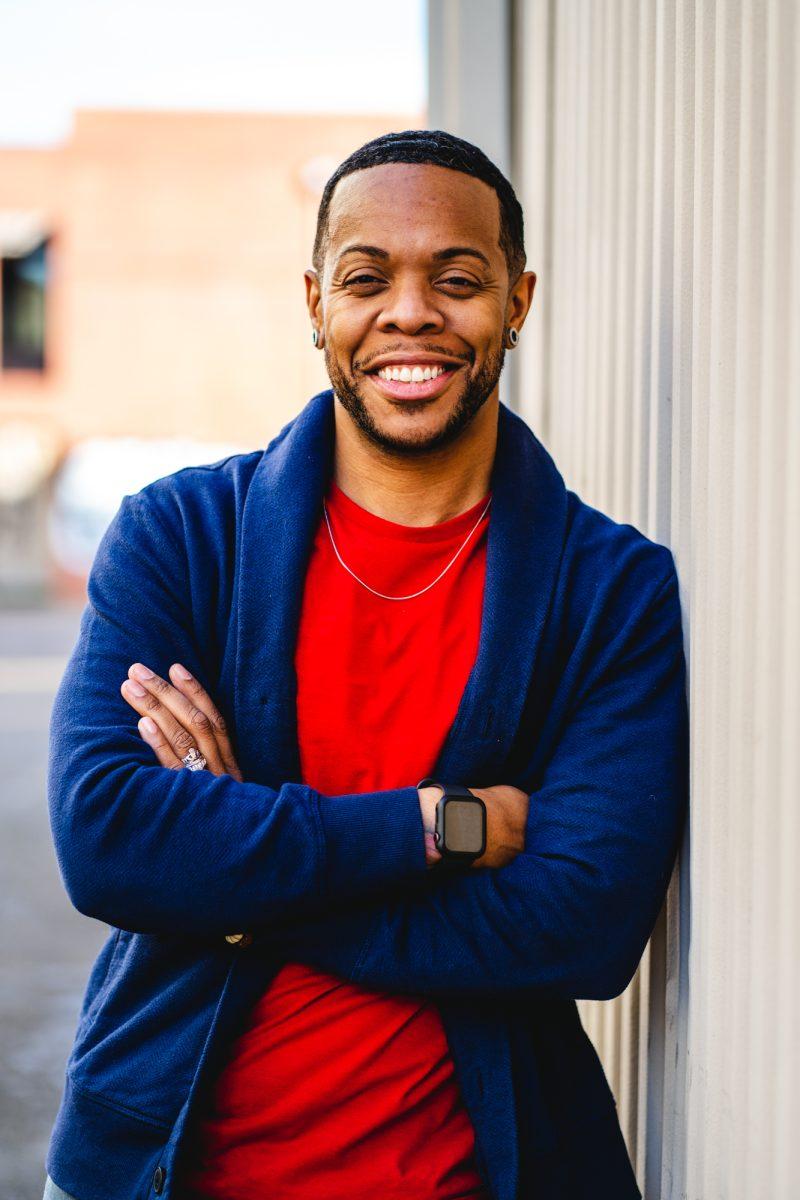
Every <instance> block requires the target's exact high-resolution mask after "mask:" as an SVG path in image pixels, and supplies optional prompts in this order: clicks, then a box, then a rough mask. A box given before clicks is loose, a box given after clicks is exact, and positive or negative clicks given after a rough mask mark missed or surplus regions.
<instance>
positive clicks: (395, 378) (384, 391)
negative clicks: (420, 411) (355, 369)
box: [366, 358, 462, 400]
mask: <svg viewBox="0 0 800 1200" xmlns="http://www.w3.org/2000/svg"><path fill="white" fill-rule="evenodd" d="M461 369H462V364H459V363H457V362H453V361H444V360H441V359H440V360H438V361H432V360H427V361H426V360H422V359H414V360H409V359H400V358H398V359H393V360H391V361H385V362H383V363H381V364H379V365H377V366H375V367H373V369H372V370H371V371H367V372H366V375H367V378H368V379H369V381H370V383H372V385H373V386H374V387H375V389H376V391H378V392H380V394H381V395H382V396H385V397H386V398H387V399H390V400H433V399H435V398H436V397H438V396H441V395H442V393H443V392H445V391H446V390H447V389H448V387H449V386H450V384H451V382H452V379H453V376H454V375H457V374H458V372H459V371H460V370H461Z"/></svg>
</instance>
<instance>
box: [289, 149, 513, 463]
mask: <svg viewBox="0 0 800 1200" xmlns="http://www.w3.org/2000/svg"><path fill="white" fill-rule="evenodd" d="M499 236H500V209H499V203H498V199H497V196H496V194H495V192H494V191H493V189H492V188H490V187H489V186H488V185H487V184H485V183H483V182H482V181H481V180H479V179H474V178H472V177H471V176H469V175H465V174H463V173H462V172H459V171H450V170H448V169H446V168H444V167H438V166H429V165H427V164H425V165H423V164H420V165H417V164H405V163H390V164H386V165H384V166H379V167H370V168H369V169H367V170H364V171H357V172H355V173H354V174H352V175H348V176H346V177H345V178H344V179H342V180H341V182H340V183H339V184H338V185H337V187H336V190H335V192H334V194H333V199H332V202H331V208H330V213H329V239H328V244H327V249H326V254H325V262H324V269H323V275H322V279H321V280H319V281H318V280H317V278H316V276H315V275H314V273H313V272H307V275H306V279H307V291H308V304H309V312H310V313H311V317H312V320H314V321H315V323H316V324H317V325H318V327H320V328H321V329H322V330H323V332H324V351H325V363H326V367H327V370H328V375H329V377H330V380H331V384H332V386H333V388H334V391H335V393H336V395H337V397H338V399H339V400H340V402H341V403H342V405H343V406H344V408H345V409H346V411H347V412H348V413H349V414H350V416H351V418H352V419H353V421H355V422H356V424H357V425H358V427H359V428H360V429H361V431H362V432H363V433H364V434H365V436H367V437H368V438H369V439H370V441H371V442H372V443H373V444H375V445H377V446H379V447H381V448H382V449H383V450H385V451H388V452H390V453H392V454H395V455H397V454H401V455H405V456H412V455H419V454H423V453H425V452H426V451H428V450H432V449H436V448H441V447H443V446H446V445H448V444H450V443H451V442H453V441H455V440H456V438H457V437H458V436H459V434H460V432H461V431H462V430H463V429H464V428H465V427H466V426H467V425H468V424H469V423H470V422H471V421H472V419H473V418H474V416H475V414H476V413H477V412H478V411H479V409H480V408H481V407H482V406H483V405H484V404H485V403H486V401H487V400H488V399H490V398H492V399H496V396H497V384H498V380H499V377H500V371H501V369H502V366H503V357H504V350H503V340H504V331H505V327H506V324H507V322H508V319H509V316H513V315H514V314H516V319H515V322H514V323H515V324H516V325H517V327H519V326H520V325H521V323H522V319H524V312H522V313H521V317H522V319H520V316H519V314H520V312H521V309H520V296H522V294H523V293H524V294H525V295H526V296H527V302H526V303H524V310H525V312H526V311H527V307H528V304H529V303H530V293H531V292H532V290H533V284H532V282H528V283H527V284H526V283H525V282H524V281H523V284H522V288H521V290H520V289H519V288H518V289H517V290H518V291H520V296H517V297H516V298H515V297H514V296H512V297H510V296H509V279H508V271H507V267H506V260H505V255H504V253H503V251H502V249H501V248H500V244H499ZM526 275H527V277H528V280H529V281H530V280H535V277H533V276H532V275H531V273H530V272H528V273H526Z"/></svg>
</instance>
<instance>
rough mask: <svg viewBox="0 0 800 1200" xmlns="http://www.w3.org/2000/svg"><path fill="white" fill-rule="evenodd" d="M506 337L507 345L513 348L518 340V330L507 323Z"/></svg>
mask: <svg viewBox="0 0 800 1200" xmlns="http://www.w3.org/2000/svg"><path fill="white" fill-rule="evenodd" d="M507 337H508V345H509V347H510V348H511V349H512V350H513V349H514V347H515V346H516V345H517V343H518V342H519V330H518V329H515V328H514V326H513V325H509V327H508V334H507Z"/></svg>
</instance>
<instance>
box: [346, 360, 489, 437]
mask: <svg viewBox="0 0 800 1200" xmlns="http://www.w3.org/2000/svg"><path fill="white" fill-rule="evenodd" d="M324 354H325V368H326V370H327V372H328V378H329V379H330V381H331V386H332V388H333V390H334V392H335V394H336V396H337V398H338V399H339V401H340V402H341V404H342V407H343V408H344V409H345V411H346V412H347V413H348V414H349V415H350V417H352V419H353V421H354V422H355V424H356V425H357V426H358V428H359V429H360V430H361V432H362V433H363V434H364V436H365V437H366V438H368V439H369V440H370V442H372V444H373V445H374V446H377V447H379V448H380V449H381V450H383V451H385V452H386V453H388V454H392V455H395V456H399V457H404V458H415V457H422V455H424V454H427V453H429V452H430V451H431V450H440V449H442V448H444V447H445V446H449V445H451V444H452V443H453V442H455V441H457V440H458V438H459V437H460V436H461V434H462V432H463V431H464V430H465V429H466V428H467V426H468V425H469V424H470V422H471V421H472V420H473V419H474V417H475V415H476V413H478V412H479V411H480V409H481V408H482V407H483V405H484V404H485V403H486V401H487V400H488V399H489V397H490V396H491V395H492V393H493V392H494V390H495V388H496V387H497V384H498V382H499V380H500V374H501V372H502V370H503V363H504V362H505V348H504V347H503V344H502V342H501V343H500V346H499V348H498V349H497V350H492V351H490V353H489V354H487V356H486V359H485V361H484V363H483V366H482V367H481V368H480V370H479V371H478V373H477V374H476V375H473V376H471V377H468V379H467V382H466V384H465V385H464V387H463V390H462V392H461V395H460V396H459V397H458V399H457V401H456V403H455V406H454V407H453V409H452V411H451V412H450V415H449V417H448V418H447V421H446V422H445V424H444V425H443V427H442V428H441V429H439V430H437V431H436V432H435V433H432V434H430V436H428V437H418V438H417V439H416V440H414V441H409V440H407V439H405V438H398V437H393V436H391V435H390V434H387V433H384V431H383V430H382V429H381V428H380V427H379V426H378V425H377V424H376V423H375V420H374V418H373V416H372V413H371V412H370V410H369V407H368V405H367V404H366V403H365V402H364V399H363V397H362V395H361V391H360V389H359V387H358V385H357V384H355V383H354V382H353V381H352V380H351V379H349V378H348V377H347V376H346V375H345V374H344V373H343V372H342V371H341V370H340V369H339V367H338V365H337V363H336V361H335V359H334V358H333V356H332V355H331V354H330V352H329V350H328V347H327V346H326V347H325V349H324ZM402 403H403V406H404V407H406V408H407V409H409V411H411V412H414V411H415V410H416V409H418V408H422V407H423V406H424V405H426V404H430V403H431V401H429V400H420V401H413V400H404V401H403V402H402Z"/></svg>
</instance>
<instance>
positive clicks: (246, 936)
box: [225, 933, 253, 950]
mask: <svg viewBox="0 0 800 1200" xmlns="http://www.w3.org/2000/svg"><path fill="white" fill-rule="evenodd" d="M252 940H253V935H252V933H226V934H225V941H226V942H228V943H229V944H230V945H231V946H239V947H240V948H241V949H242V950H246V949H247V947H248V946H249V945H250V944H251V942H252Z"/></svg>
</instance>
